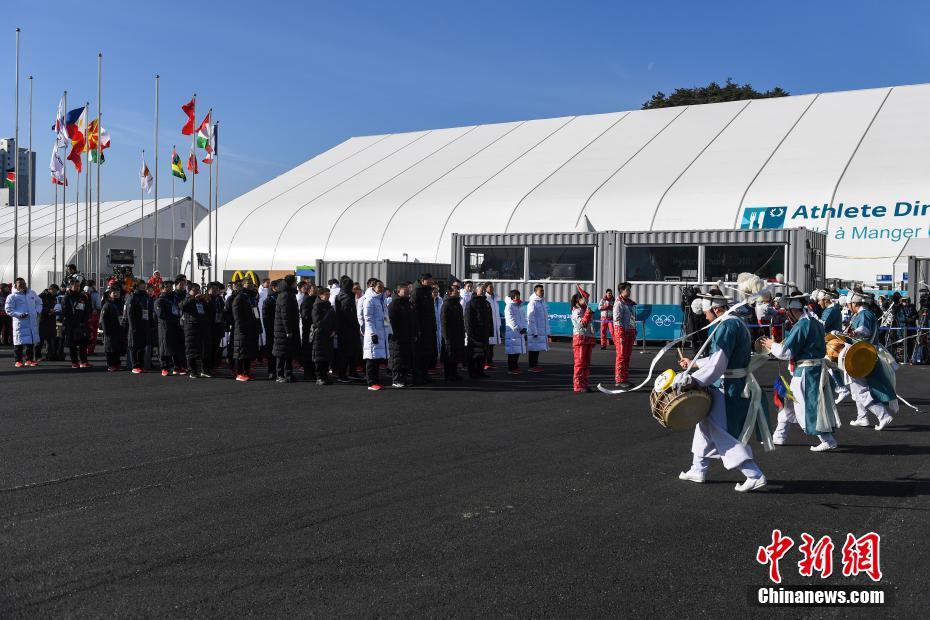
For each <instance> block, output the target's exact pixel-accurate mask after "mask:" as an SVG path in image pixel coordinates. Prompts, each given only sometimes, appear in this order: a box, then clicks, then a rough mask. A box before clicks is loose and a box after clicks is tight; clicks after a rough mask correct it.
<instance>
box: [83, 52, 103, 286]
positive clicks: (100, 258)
mask: <svg viewBox="0 0 930 620" xmlns="http://www.w3.org/2000/svg"><path fill="white" fill-rule="evenodd" d="M102 77H103V54H102V53H98V54H97V234H96V237H97V257H96V259H95V260H94V263H95V269H94V272H95V273H96V277H95V280H96V282H95V284H96V285H97V290H101V286H100V283H101V280H102V275H101V274H103V269H102V265H101V263H102V261H103V256H102V254H101V253H102V251H103V250H102V248H101V247H100V164H101V163H103V162H102V161H101V158H102V157H103V145H102V144H101V142H103V124H102V123H103V121H101V120H100V117H101V116H102V113H101V111H100V107H101V103H100V98H101V97H100V95H101V94H102V88H101V85H102V83H103V82H102ZM87 172H88V174H89V173H90V170H88V171H87Z"/></svg>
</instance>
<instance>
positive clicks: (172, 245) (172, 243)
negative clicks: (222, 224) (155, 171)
mask: <svg viewBox="0 0 930 620" xmlns="http://www.w3.org/2000/svg"><path fill="white" fill-rule="evenodd" d="M176 151H177V145H174V144H172V145H171V165H172V166H174V154H175V152H176ZM174 211H175V205H174V169H172V170H171V258H170V260H169V261H168V264H169V265H171V267H170V268H169V275H170V276H171V277H172V278H173V277H175V276H176V275H177V271H176V270H175V268H174V231H175V227H174Z"/></svg>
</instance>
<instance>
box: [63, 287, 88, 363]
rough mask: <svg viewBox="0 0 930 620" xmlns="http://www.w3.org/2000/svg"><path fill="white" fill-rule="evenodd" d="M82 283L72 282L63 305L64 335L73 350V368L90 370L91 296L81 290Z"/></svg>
mask: <svg viewBox="0 0 930 620" xmlns="http://www.w3.org/2000/svg"><path fill="white" fill-rule="evenodd" d="M81 288H82V287H81V283H80V282H78V281H77V280H71V285H70V286H69V287H68V292H67V293H65V298H64V301H63V302H62V305H61V317H62V321H61V326H62V333H63V334H64V337H65V339H66V340H67V341H68V347H69V349H70V350H71V368H90V364H89V363H88V362H87V345H88V343H89V342H90V315H91V313H92V312H93V307H92V304H91V301H90V296H89V295H88V294H87V293H85V292H84V291H82V290H81Z"/></svg>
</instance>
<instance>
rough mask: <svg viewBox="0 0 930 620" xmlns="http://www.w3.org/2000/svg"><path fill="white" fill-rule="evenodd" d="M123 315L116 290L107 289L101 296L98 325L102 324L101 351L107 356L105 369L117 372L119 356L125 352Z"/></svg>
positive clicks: (120, 299) (120, 300)
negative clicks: (101, 306)
mask: <svg viewBox="0 0 930 620" xmlns="http://www.w3.org/2000/svg"><path fill="white" fill-rule="evenodd" d="M122 316H123V299H122V297H121V295H120V292H119V291H118V290H109V291H107V292H106V294H105V295H104V298H103V309H102V310H101V311H100V325H101V326H103V352H104V354H105V355H106V358H107V370H108V371H109V372H117V371H118V370H119V363H120V358H121V357H122V356H123V355H125V354H126V326H125V325H123V322H122V321H121V320H120V319H122Z"/></svg>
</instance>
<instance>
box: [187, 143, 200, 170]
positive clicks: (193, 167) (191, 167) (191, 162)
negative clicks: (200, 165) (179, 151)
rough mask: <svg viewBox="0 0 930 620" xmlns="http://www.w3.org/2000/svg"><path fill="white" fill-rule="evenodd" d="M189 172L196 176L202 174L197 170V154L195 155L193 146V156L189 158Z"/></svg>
mask: <svg viewBox="0 0 930 620" xmlns="http://www.w3.org/2000/svg"><path fill="white" fill-rule="evenodd" d="M187 171H188V172H193V173H194V174H199V173H200V170H198V169H197V154H196V153H194V146H193V145H191V154H190V155H188V156H187Z"/></svg>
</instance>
